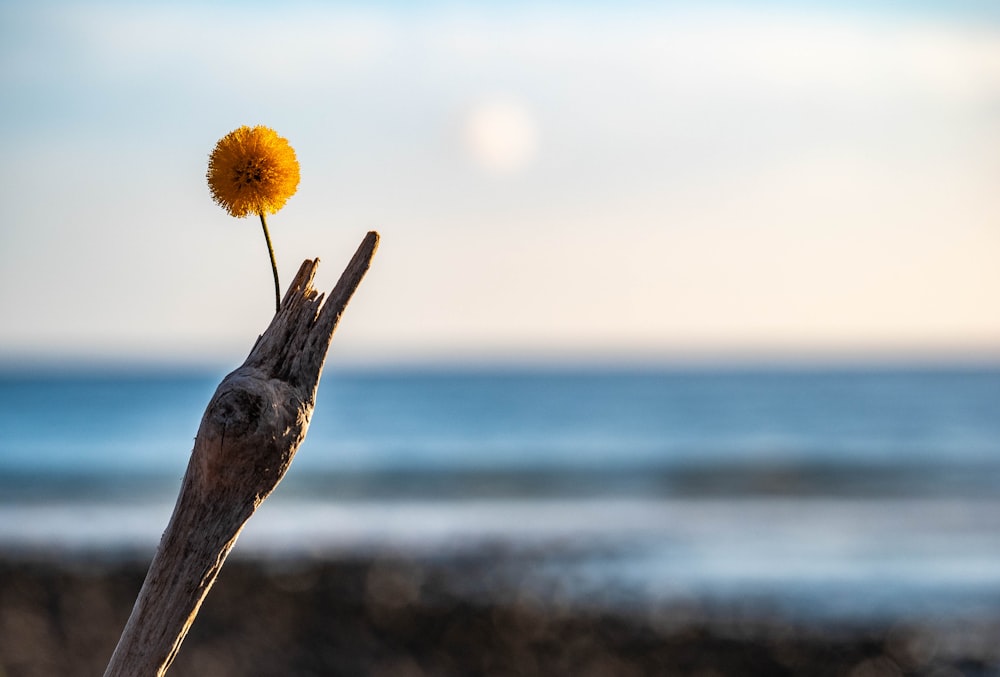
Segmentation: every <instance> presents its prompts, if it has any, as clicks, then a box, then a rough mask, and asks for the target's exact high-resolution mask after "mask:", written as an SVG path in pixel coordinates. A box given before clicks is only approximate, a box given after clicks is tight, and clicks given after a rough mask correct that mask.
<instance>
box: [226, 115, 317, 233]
mask: <svg viewBox="0 0 1000 677" xmlns="http://www.w3.org/2000/svg"><path fill="white" fill-rule="evenodd" d="M298 186H299V161H298V160H297V159H296V158H295V150H294V149H293V148H292V147H291V146H290V145H289V144H288V139H285V138H284V137H281V136H278V133H277V132H275V131H274V130H273V129H271V128H270V127H264V126H263V125H257V126H256V127H247V126H246V125H244V126H242V127H240V128H239V129H235V130H233V131H231V132H230V133H229V134H226V135H225V136H224V137H222V138H221V139H219V142H218V143H217V144H215V149H214V150H213V151H212V154H211V155H210V156H209V158H208V187H209V189H210V190H211V191H212V199H213V200H215V201H216V202H217V203H218V204H219V205H220V206H221V207H222V208H223V209H225V210H226V211H228V212H229V213H230V214H231V215H232V216H236V217H244V216H249V215H250V214H259V215H261V216H263V215H264V214H274V213H275V212H277V211H278V210H279V209H281V208H282V207H284V206H285V203H286V202H288V198H290V197H291V196H292V195H294V194H295V190H296V189H297V188H298Z"/></svg>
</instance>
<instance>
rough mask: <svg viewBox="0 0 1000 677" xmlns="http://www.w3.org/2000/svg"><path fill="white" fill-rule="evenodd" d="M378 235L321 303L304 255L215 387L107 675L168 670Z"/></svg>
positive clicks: (302, 409)
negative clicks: (253, 338)
mask: <svg viewBox="0 0 1000 677" xmlns="http://www.w3.org/2000/svg"><path fill="white" fill-rule="evenodd" d="M378 240H379V238H378V233H375V232H374V231H373V232H370V233H368V235H367V236H366V237H365V239H364V240H363V241H362V243H361V246H360V247H359V248H358V251H357V253H355V255H354V258H352V259H351V262H350V263H349V264H348V266H347V268H346V269H345V270H344V273H343V274H342V275H341V277H340V280H339V281H338V282H337V285H336V286H335V287H334V288H333V291H332V292H331V293H330V298H329V299H327V300H326V303H324V302H323V294H320V293H319V292H317V291H316V290H315V289H314V288H313V287H312V281H313V277H314V275H315V273H316V268H317V266H318V264H319V259H316V260H313V261H308V260H307V261H305V262H303V264H302V266H301V268H299V272H298V274H297V275H296V276H295V280H294V281H293V282H292V284H291V286H290V287H289V289H288V292H287V293H286V294H285V297H284V299H283V300H282V302H281V307H280V309H279V310H278V312H277V313H276V314H275V316H274V319H273V320H272V321H271V324H270V326H269V327H268V328H267V330H266V331H265V332H264V333H263V334H262V335H261V336H260V337H259V338H258V339H257V343H256V344H255V345H254V347H253V349H252V350H251V351H250V355H249V356H248V357H247V359H246V362H244V363H243V366H241V367H240V368H239V369H237V370H236V371H234V372H232V373H231V374H229V375H228V376H226V377H225V378H224V379H223V380H222V383H220V384H219V387H218V389H217V390H216V391H215V395H214V396H213V397H212V399H211V400H210V401H209V403H208V407H207V408H206V410H205V414H204V416H203V417H202V420H201V426H200V427H199V429H198V436H197V437H196V438H195V443H194V450H193V451H192V452H191V459H190V461H189V462H188V467H187V472H186V473H185V475H184V479H183V480H182V483H181V490H180V494H179V496H178V498H177V504H176V506H175V507H174V512H173V515H172V516H171V518H170V523H169V524H168V526H167V530H166V531H165V532H164V533H163V537H162V539H161V540H160V545H159V547H158V548H157V551H156V555H155V556H154V558H153V561H152V563H151V564H150V567H149V572H148V573H147V574H146V580H145V582H144V583H143V585H142V589H141V590H140V591H139V596H138V598H137V599H136V602H135V606H134V607H133V609H132V614H131V616H130V617H129V619H128V622H127V623H126V625H125V629H124V631H123V632H122V636H121V639H120V640H119V642H118V647H117V648H116V649H115V652H114V655H113V656H112V657H111V662H110V663H109V664H108V668H107V671H106V672H105V673H104V674H105V677H125V676H127V677H144V676H145V675H157V676H159V675H163V674H164V673H165V672H166V671H167V668H168V667H170V664H171V662H173V660H174V657H175V656H176V655H177V651H178V649H179V648H180V646H181V642H182V641H183V640H184V636H185V635H186V634H187V631H188V629H189V628H190V627H191V623H192V622H193V621H194V618H195V616H196V615H197V613H198V609H199V607H200V606H201V603H202V600H204V598H205V595H207V594H208V591H209V589H210V588H211V587H212V584H213V583H214V582H215V578H216V576H217V575H218V574H219V570H220V569H221V568H222V564H223V562H224V561H225V559H226V556H227V555H228V554H229V551H230V550H231V549H232V547H233V545H234V544H235V543H236V537H237V536H238V535H239V533H240V530H241V529H242V528H243V525H244V524H245V523H246V521H247V520H248V519H249V518H250V516H251V515H252V514H253V513H254V511H255V510H256V509H257V507H258V506H259V505H260V503H261V501H263V500H264V499H265V498H266V497H267V496H268V495H269V494H270V493H271V491H273V490H274V488H275V486H277V484H278V482H279V481H280V480H281V478H282V476H284V474H285V471H286V470H287V469H288V466H289V464H290V463H291V461H292V458H293V457H294V455H295V451H296V450H297V449H298V447H299V445H300V444H301V443H302V440H304V439H305V436H306V430H307V429H308V427H309V419H310V417H311V416H312V411H313V406H314V403H315V400H316V389H317V387H318V385H319V378H320V374H321V372H322V369H323V363H324V362H325V360H326V353H327V349H328V348H329V345H330V340H331V339H332V338H333V332H334V330H335V329H336V327H337V323H338V322H339V321H340V317H341V314H342V313H343V311H344V308H345V307H346V306H347V303H348V301H349V300H350V299H351V296H352V294H353V293H354V291H355V290H356V289H357V287H358V285H359V284H360V282H361V279H362V278H363V277H364V275H365V272H366V271H367V270H368V267H369V265H370V264H371V260H372V256H374V254H375V250H376V248H377V247H378Z"/></svg>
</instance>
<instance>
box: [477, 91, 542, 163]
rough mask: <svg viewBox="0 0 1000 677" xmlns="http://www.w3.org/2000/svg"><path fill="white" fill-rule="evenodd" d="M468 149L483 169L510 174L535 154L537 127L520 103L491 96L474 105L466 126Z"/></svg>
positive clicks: (530, 159)
mask: <svg viewBox="0 0 1000 677" xmlns="http://www.w3.org/2000/svg"><path fill="white" fill-rule="evenodd" d="M463 134H464V136H463V143H464V147H465V151H466V152H467V153H468V154H469V156H470V157H471V158H472V160H473V161H474V162H475V163H476V164H477V165H478V166H479V167H480V168H482V169H484V170H486V171H488V172H491V173H496V174H510V173H514V172H517V171H519V170H521V169H524V168H525V167H526V166H528V165H529V164H530V163H531V161H532V160H533V159H534V157H535V153H536V151H537V148H538V128H537V125H536V124H535V120H534V118H533V117H532V115H531V112H530V111H529V110H528V109H527V107H525V106H524V104H522V103H521V102H519V101H517V100H515V99H512V98H509V97H502V98H492V99H487V100H484V101H481V102H479V103H477V104H476V105H474V106H473V107H472V108H471V109H470V111H469V113H468V114H467V116H466V118H465V123H464V126H463Z"/></svg>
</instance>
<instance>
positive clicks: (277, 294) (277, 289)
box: [259, 211, 281, 314]
mask: <svg viewBox="0 0 1000 677" xmlns="http://www.w3.org/2000/svg"><path fill="white" fill-rule="evenodd" d="M259 214H260V225H261V227H262V228H263V229H264V240H265V241H266V242H267V254H268V256H270V257H271V272H273V273H274V313H275V314H277V313H278V310H280V309H281V285H280V284H278V264H277V262H275V260H274V247H272V246H271V234H270V233H269V232H267V221H266V220H265V219H264V212H263V211H261V212H259Z"/></svg>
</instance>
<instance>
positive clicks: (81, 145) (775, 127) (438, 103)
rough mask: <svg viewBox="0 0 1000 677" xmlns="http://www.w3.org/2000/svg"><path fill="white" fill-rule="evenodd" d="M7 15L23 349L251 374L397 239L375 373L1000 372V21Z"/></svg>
mask: <svg viewBox="0 0 1000 677" xmlns="http://www.w3.org/2000/svg"><path fill="white" fill-rule="evenodd" d="M870 7H871V6H870V5H869V4H868V3H832V2H810V3H792V2H765V3H739V4H730V5H726V4H718V3H694V2H691V3H687V2H672V3H668V4H666V5H657V4H654V3H644V4H632V5H628V6H626V7H624V8H622V7H620V6H619V5H617V4H613V3H601V2H591V3H586V4H585V5H582V6H581V5H578V4H575V3H550V4H543V5H534V4H529V3H517V4H514V5H504V6H502V7H501V6H499V5H497V4H486V3H484V4H480V5H470V4H463V3H432V4H430V5H424V6H423V7H422V8H420V9H413V8H411V7H410V6H409V5H406V6H405V7H404V6H403V5H402V4H397V3H377V4H374V5H371V4H362V3H338V4H336V5H330V6H328V5H325V4H319V3H316V4H302V3H291V4H287V5H281V8H280V9H278V8H276V7H273V6H271V5H268V4H264V3H255V4H250V5H244V4H241V5H239V9H237V8H236V6H235V5H233V4H229V3H226V4H215V5H212V4H209V5H204V6H203V5H200V4H199V5H196V4H194V3H190V4H184V3H182V4H176V3H167V2H154V3H144V4H139V3H136V4H126V3H87V4H82V3H81V4H77V3H57V2H46V1H44V0H43V1H41V2H33V3H23V4H17V3H10V2H8V3H3V4H0V26H2V27H3V28H2V29H0V87H2V91H3V92H4V95H3V106H2V107H0V121H2V124H0V144H2V146H3V148H4V152H3V154H2V156H0V179H2V180H0V205H2V207H0V217H2V226H0V317H3V318H4V320H3V321H2V323H0V358H5V359H15V358H18V357H21V356H30V357H34V358H41V359H46V358H49V357H57V358H65V357H70V358H77V357H84V358H87V357H97V358H101V359H117V358H122V359H127V360H136V359H153V360H171V361H173V360H180V361H186V360H192V361H209V362H218V361H222V362H232V361H235V360H238V359H240V358H242V356H243V355H244V354H245V352H246V350H247V349H248V348H249V346H250V344H251V343H252V341H253V339H254V338H255V337H256V335H257V333H258V332H259V331H261V330H262V329H263V327H264V326H266V323H267V322H268V320H269V319H270V313H271V312H272V311H273V308H272V305H271V304H272V297H271V296H270V294H271V284H272V283H271V278H270V272H269V270H268V264H267V256H266V252H265V250H264V244H263V238H262V236H261V234H260V230H259V224H257V223H256V222H255V221H253V220H236V219H232V218H231V217H229V216H228V215H227V214H226V213H225V212H224V211H223V210H221V209H220V208H218V207H217V206H216V205H214V204H213V203H212V201H211V199H210V198H209V195H208V190H207V187H206V186H205V182H204V173H205V163H206V160H207V155H208V153H209V152H210V150H211V148H212V146H213V145H214V143H215V141H216V140H217V139H218V138H219V137H220V136H222V135H223V134H225V133H226V132H228V131H230V130H231V129H233V128H235V127H237V126H239V125H241V124H258V123H259V124H267V125H269V126H271V127H274V128H275V129H277V130H278V131H279V133H281V134H283V135H284V136H286V137H287V138H288V139H289V141H290V142H291V143H292V145H293V146H294V147H295V148H296V151H297V152H298V155H299V159H300V162H301V165H302V183H301V185H300V188H299V192H298V194H297V195H295V196H294V197H293V198H292V199H291V200H290V201H289V203H288V206H287V207H286V208H285V209H284V210H283V211H282V212H280V213H279V214H277V215H275V216H274V217H272V218H271V227H272V235H273V238H274V242H275V247H276V253H277V256H278V262H279V267H280V270H281V273H282V283H283V284H285V283H287V282H288V281H289V279H290V278H291V276H292V274H293V273H294V271H295V269H296V268H297V267H298V265H299V263H300V262H301V261H302V260H303V259H304V258H307V257H313V256H319V257H320V258H322V259H323V265H322V267H321V270H320V279H319V282H320V285H321V286H323V287H327V288H329V287H332V285H333V283H334V281H335V280H336V277H337V275H338V274H339V272H340V270H341V268H342V266H343V264H344V262H346V260H347V259H348V258H349V256H350V254H351V253H352V252H353V250H354V248H355V246H356V245H357V243H358V242H359V241H360V239H361V237H362V236H363V235H364V233H365V232H366V230H368V229H369V228H377V229H378V230H379V231H380V232H381V233H382V235H383V246H382V249H381V250H380V252H379V254H378V257H377V259H376V262H375V265H374V267H373V269H372V271H371V275H370V277H369V279H367V280H366V281H365V283H364V285H363V287H362V289H361V291H360V293H359V296H358V297H357V299H356V302H355V304H353V305H352V306H351V308H350V309H349V311H348V314H347V315H346V316H345V321H344V325H343V327H342V330H341V333H340V336H339V337H338V339H337V341H336V342H335V346H336V348H335V350H337V351H338V353H337V354H338V356H339V358H340V359H342V360H344V361H345V362H357V361H362V362H375V363H384V362H394V361H411V360H424V359H434V360H439V359H452V358H459V359H470V360H478V359H528V358H541V359H545V358H548V357H552V356H555V357H559V358H569V359H586V358H590V357H596V358H599V359H610V360H615V359H632V358H636V357H650V358H657V359H659V358H672V357H676V356H679V355H680V356H683V355H692V354H694V355H702V356H705V355H707V356H713V355H738V356H739V355H764V356H767V357H769V358H771V357H776V356H777V357H780V356H782V355H788V354H795V355H848V356H855V355H859V354H861V355H865V354H876V355H885V354H888V355H900V356H907V355H913V354H937V355H945V356H947V355H952V356H955V355H957V356H966V355H969V354H984V353H986V354H993V355H997V354H1000V265H998V262H1000V190H998V188H997V187H998V186H1000V17H998V12H997V10H996V3H992V2H991V3H985V2H984V3H976V2H964V3H930V2H925V3H902V2H900V3H888V2H886V3H878V6H877V9H874V10H873V9H871V8H870Z"/></svg>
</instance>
